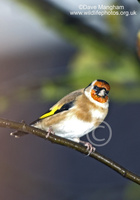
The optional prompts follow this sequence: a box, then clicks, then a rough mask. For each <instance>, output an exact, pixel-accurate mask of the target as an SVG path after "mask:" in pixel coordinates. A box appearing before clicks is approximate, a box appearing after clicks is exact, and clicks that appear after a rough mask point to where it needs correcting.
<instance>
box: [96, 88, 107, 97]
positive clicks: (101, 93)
mask: <svg viewBox="0 0 140 200" xmlns="http://www.w3.org/2000/svg"><path fill="white" fill-rule="evenodd" d="M98 95H99V96H101V97H103V96H105V90H104V89H102V90H101V91H100V92H99V93H98Z"/></svg>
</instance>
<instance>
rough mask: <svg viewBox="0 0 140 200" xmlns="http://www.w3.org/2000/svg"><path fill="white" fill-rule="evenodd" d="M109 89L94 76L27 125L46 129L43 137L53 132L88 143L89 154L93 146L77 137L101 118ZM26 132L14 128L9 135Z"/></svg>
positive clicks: (107, 104)
mask: <svg viewBox="0 0 140 200" xmlns="http://www.w3.org/2000/svg"><path fill="white" fill-rule="evenodd" d="M109 91H110V85H109V83H108V82H106V81H104V80H101V79H97V80H94V81H93V82H91V83H90V84H89V85H88V86H87V87H85V88H82V89H79V90H76V91H73V92H71V93H69V94H68V95H66V96H65V97H63V98H62V99H60V100H59V101H58V102H57V103H56V104H55V105H53V106H52V107H51V108H50V109H49V110H48V111H47V112H45V113H44V114H43V115H41V116H40V117H39V118H38V119H37V120H35V121H34V122H32V123H31V124H30V125H31V126H33V127H35V128H38V129H41V130H45V131H46V132H47V133H46V138H47V137H48V136H49V134H50V133H52V134H55V135H57V136H60V137H63V138H66V139H69V140H72V141H74V142H77V143H81V144H83V145H84V146H86V147H87V150H88V151H89V154H90V153H91V152H92V151H95V147H93V146H92V145H91V144H90V143H89V142H86V141H82V140H81V139H80V138H81V137H83V136H84V135H86V134H88V133H89V132H91V131H93V130H94V129H96V128H97V127H98V126H99V125H100V124H101V123H102V122H103V121H104V119H105V117H106V116H107V113H108V108H109V97H108V94H109ZM26 134H28V133H25V132H22V131H15V132H12V133H11V134H10V135H13V136H15V137H20V136H23V135H26Z"/></svg>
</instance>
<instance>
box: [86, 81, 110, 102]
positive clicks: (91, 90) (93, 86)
mask: <svg viewBox="0 0 140 200" xmlns="http://www.w3.org/2000/svg"><path fill="white" fill-rule="evenodd" d="M84 91H85V94H86V96H87V97H88V98H90V99H94V100H95V101H97V102H99V103H106V102H107V101H108V93H109V91H110V85H109V84H108V83H107V82H106V81H104V80H100V79H98V80H95V81H93V82H92V83H90V84H89V85H88V86H87V87H86V88H85V90H84Z"/></svg>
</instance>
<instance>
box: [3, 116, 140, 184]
mask: <svg viewBox="0 0 140 200" xmlns="http://www.w3.org/2000/svg"><path fill="white" fill-rule="evenodd" d="M0 127H4V128H11V129H16V130H20V131H24V132H26V133H31V134H34V135H36V136H39V137H41V138H44V139H46V132H45V131H43V130H40V129H37V128H34V127H32V126H28V125H26V124H25V123H18V122H13V121H9V120H5V119H1V118H0ZM47 139H48V140H49V141H51V142H53V143H56V144H60V145H63V146H67V147H69V148H72V149H75V150H77V151H79V152H81V153H83V154H85V155H87V154H88V151H87V149H86V147H84V146H82V145H80V144H78V143H75V142H73V141H70V140H67V139H65V138H62V137H58V136H56V135H52V134H50V136H49V137H48V138H47ZM89 156H90V157H92V158H95V159H96V160H98V161H100V162H101V163H103V164H105V165H107V166H108V167H110V168H111V169H113V170H114V171H116V172H118V173H119V174H120V175H122V176H123V177H125V178H127V179H129V180H131V181H133V182H135V183H137V184H139V185H140V177H139V176H137V175H136V174H134V173H132V172H131V171H128V170H127V169H125V168H124V167H122V166H120V165H119V164H117V163H115V162H113V161H112V160H110V159H109V158H106V157H105V156H103V155H101V154H99V153H98V152H92V153H91V154H90V155H89Z"/></svg>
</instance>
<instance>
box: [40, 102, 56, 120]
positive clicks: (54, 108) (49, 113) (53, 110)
mask: <svg viewBox="0 0 140 200" xmlns="http://www.w3.org/2000/svg"><path fill="white" fill-rule="evenodd" d="M58 109H59V107H58V106H57V105H56V106H54V107H53V109H52V110H51V111H49V112H47V113H45V114H44V115H42V116H41V117H40V118H39V119H44V118H46V117H49V116H51V115H53V114H54V113H55V112H56V111H57V110H58Z"/></svg>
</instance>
